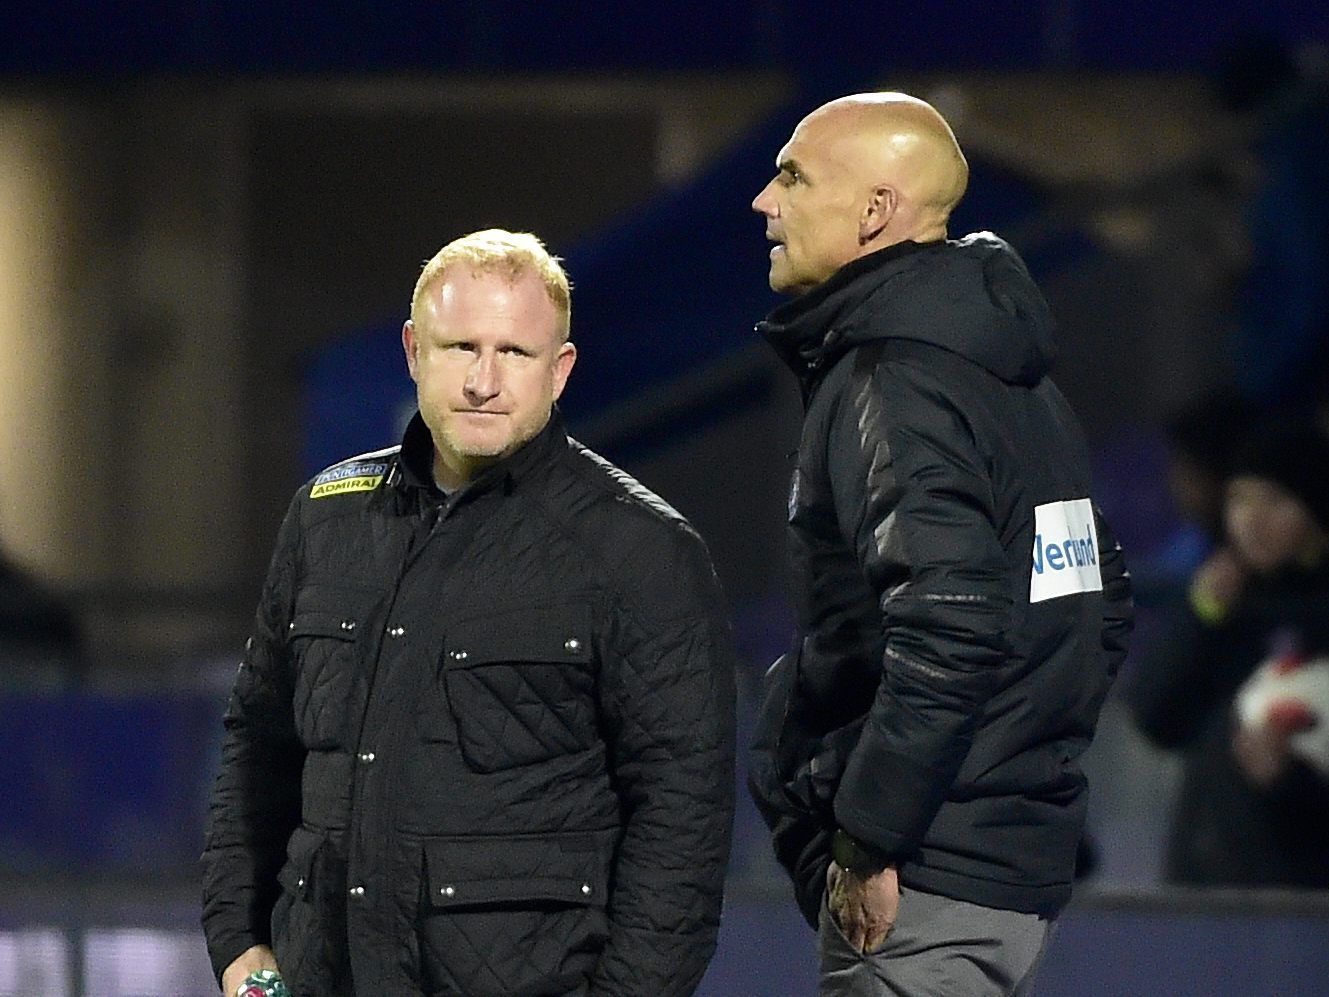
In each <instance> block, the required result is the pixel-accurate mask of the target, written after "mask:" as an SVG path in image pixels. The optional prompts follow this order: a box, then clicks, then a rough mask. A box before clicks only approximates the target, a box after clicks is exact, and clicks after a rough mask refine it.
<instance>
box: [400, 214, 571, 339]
mask: <svg viewBox="0 0 1329 997" xmlns="http://www.w3.org/2000/svg"><path fill="white" fill-rule="evenodd" d="M561 264H562V261H561V260H560V259H559V258H558V257H557V256H553V255H551V254H550V252H549V250H547V249H546V248H545V244H544V243H543V242H541V241H540V239H539V238H538V237H537V236H534V235H532V234H531V233H530V232H509V231H507V230H506V229H501V228H487V229H482V230H481V231H479V232H471V233H470V234H469V235H463V236H461V237H460V238H458V239H453V240H452V241H451V242H449V243H448V244H447V245H446V246H444V247H443V248H442V249H440V250H439V251H438V252H437V253H435V254H434V256H433V258H432V259H430V260H429V261H428V262H426V263H425V265H424V269H422V270H421V271H420V279H419V280H417V281H416V282H415V292H414V293H413V294H412V295H411V318H412V319H414V318H415V317H416V315H417V314H418V313H419V310H420V303H421V301H422V300H423V299H424V296H425V293H426V292H427V291H428V290H429V288H430V286H431V285H432V284H433V283H434V282H435V281H436V280H438V279H439V278H440V277H442V276H443V275H444V274H445V273H446V272H447V271H448V270H450V269H451V268H453V267H456V266H464V267H468V268H469V269H471V270H473V271H475V272H477V273H493V274H499V275H500V276H503V277H506V278H507V279H508V280H510V281H515V280H517V278H519V277H521V276H522V274H526V273H533V274H535V275H536V276H537V277H539V278H540V281H541V283H543V284H544V286H545V293H547V294H548V295H549V300H550V301H551V302H553V304H554V308H555V309H556V310H557V311H558V324H559V333H560V336H561V338H562V339H563V341H565V342H566V341H567V338H568V330H569V328H570V326H571V322H572V287H571V285H570V284H569V282H568V275H567V273H565V272H564V270H563V267H562V265H561Z"/></svg>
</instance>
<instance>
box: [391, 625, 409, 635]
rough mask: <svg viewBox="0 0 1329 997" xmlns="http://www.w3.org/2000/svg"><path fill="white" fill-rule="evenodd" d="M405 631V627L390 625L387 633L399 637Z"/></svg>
mask: <svg viewBox="0 0 1329 997" xmlns="http://www.w3.org/2000/svg"><path fill="white" fill-rule="evenodd" d="M405 632H406V628H405V627H391V628H390V629H389V630H388V633H389V634H391V635H392V636H393V637H400V636H401V635H402V634H404V633H405Z"/></svg>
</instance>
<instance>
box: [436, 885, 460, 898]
mask: <svg viewBox="0 0 1329 997" xmlns="http://www.w3.org/2000/svg"><path fill="white" fill-rule="evenodd" d="M438 892H439V893H441V894H443V895H444V896H445V897H450V896H453V895H454V894H456V892H457V890H456V889H455V888H454V887H451V886H445V887H443V889H441V890H439V891H438Z"/></svg>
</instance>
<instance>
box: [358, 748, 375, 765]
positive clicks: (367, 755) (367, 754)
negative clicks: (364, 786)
mask: <svg viewBox="0 0 1329 997" xmlns="http://www.w3.org/2000/svg"><path fill="white" fill-rule="evenodd" d="M375 757H376V756H375V755H374V753H373V752H372V751H362V752H360V761H362V762H364V763H365V764H366V765H368V764H369V763H370V762H372V761H373V760H374V758H375Z"/></svg>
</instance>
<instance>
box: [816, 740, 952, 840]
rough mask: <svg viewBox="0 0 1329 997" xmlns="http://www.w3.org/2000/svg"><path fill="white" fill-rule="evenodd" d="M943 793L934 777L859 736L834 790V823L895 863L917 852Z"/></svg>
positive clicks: (935, 813) (878, 744)
mask: <svg viewBox="0 0 1329 997" xmlns="http://www.w3.org/2000/svg"><path fill="white" fill-rule="evenodd" d="M943 794H944V788H943V787H939V786H938V780H937V778H936V776H935V775H934V773H932V772H931V771H929V770H928V769H925V768H921V767H919V766H918V765H917V764H915V763H914V762H913V761H911V760H910V759H908V758H903V757H901V756H900V755H897V754H895V753H894V752H892V751H890V750H888V749H886V748H885V747H883V746H882V745H881V744H880V743H878V742H876V740H875V739H874V738H873V737H871V735H870V734H865V736H864V737H863V738H862V739H861V740H860V741H859V742H858V746H857V747H856V748H855V749H854V753H853V755H852V756H851V757H850V759H849V764H848V766H846V768H845V772H844V777H843V778H842V779H841V780H840V785H839V788H838V789H837V790H836V793H835V822H836V824H838V825H839V826H840V827H841V828H843V829H844V830H845V831H847V832H848V833H849V834H850V835H851V836H852V837H854V838H855V839H857V840H858V841H859V842H861V843H862V844H864V845H867V846H869V847H870V848H872V849H874V850H875V851H876V852H877V853H878V854H879V855H881V856H884V857H885V858H887V859H888V860H889V863H888V864H893V863H897V862H899V861H900V860H902V859H904V858H906V857H908V856H909V855H912V854H913V853H914V852H915V851H916V850H917V849H918V846H919V844H920V843H921V842H922V840H923V835H924V834H925V833H927V829H928V826H929V825H930V824H931V823H932V820H933V818H934V817H935V816H936V815H937V809H938V808H939V807H940V806H941V802H942V797H943Z"/></svg>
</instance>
